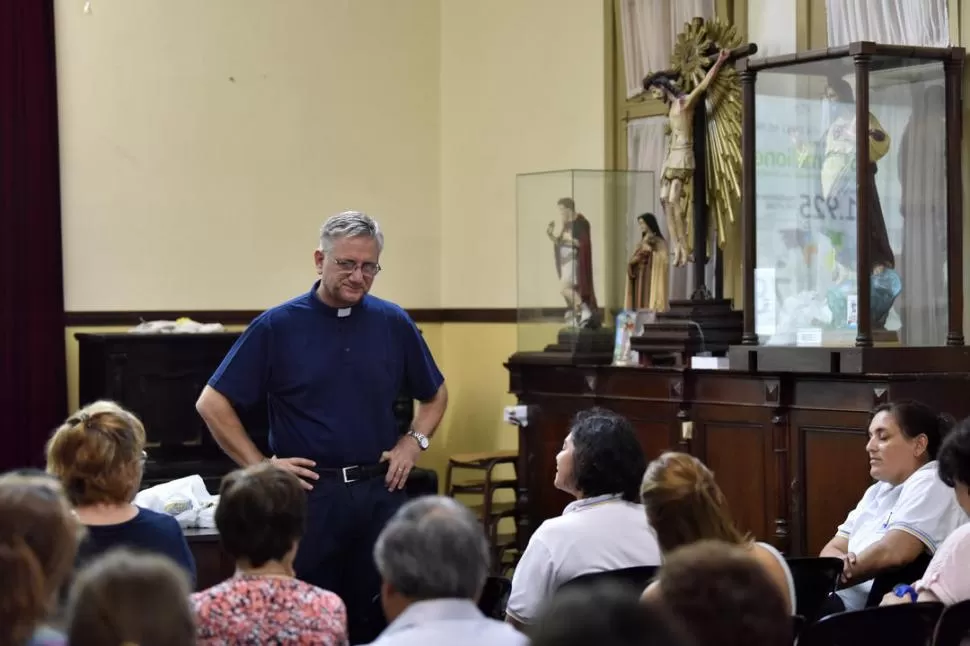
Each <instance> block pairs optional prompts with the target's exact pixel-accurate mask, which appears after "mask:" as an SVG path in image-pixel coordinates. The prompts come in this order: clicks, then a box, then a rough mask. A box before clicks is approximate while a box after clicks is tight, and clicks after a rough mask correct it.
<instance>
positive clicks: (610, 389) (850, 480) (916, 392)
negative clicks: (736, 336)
mask: <svg viewBox="0 0 970 646" xmlns="http://www.w3.org/2000/svg"><path fill="white" fill-rule="evenodd" d="M506 367H507V368H508V370H509V377H510V391H511V392H512V393H513V394H515V395H516V396H517V397H518V399H519V403H520V404H523V405H527V406H529V415H528V425H527V426H525V427H522V428H520V430H519V453H520V455H519V465H518V468H519V474H520V475H519V483H520V485H519V487H520V488H519V492H518V500H519V504H520V506H521V508H522V509H524V510H525V513H524V514H523V515H522V516H521V517H520V519H519V537H520V541H521V542H523V543H524V542H525V541H527V540H528V537H529V536H530V535H531V533H532V531H533V530H534V528H535V527H537V526H538V524H539V523H541V522H542V521H543V520H545V519H546V518H550V517H553V516H557V515H559V514H560V513H561V511H562V509H563V507H564V506H565V505H566V504H567V503H568V502H569V498H568V496H566V494H563V493H562V492H560V491H558V490H556V489H555V488H554V487H553V484H552V483H553V477H554V474H555V471H556V463H555V456H556V453H557V452H558V451H559V449H560V447H561V445H562V441H563V439H564V437H565V435H566V432H567V431H568V428H569V422H570V419H571V417H572V416H573V415H574V414H575V413H576V412H577V411H580V410H583V409H585V408H589V407H591V406H602V407H605V408H609V409H611V410H613V411H616V412H617V413H621V414H623V415H625V416H627V417H628V418H629V419H630V420H631V421H632V423H633V425H634V426H635V428H636V430H637V434H638V437H639V440H640V443H641V445H642V446H643V450H644V452H645V454H646V456H647V459H648V460H649V459H652V458H655V457H656V456H658V455H659V454H660V453H662V452H663V451H665V450H677V451H684V452H687V453H691V454H693V455H695V456H697V457H698V458H700V459H701V460H703V461H704V462H705V464H707V465H708V466H709V467H710V468H711V469H712V470H713V471H714V473H715V475H716V478H717V481H718V484H719V485H720V486H721V488H722V489H723V490H724V494H725V496H727V499H728V501H729V503H730V506H731V510H732V512H733V514H734V516H735V519H736V521H737V522H738V524H739V525H740V526H741V527H742V529H744V530H746V531H749V532H751V533H752V534H753V535H754V536H755V537H757V538H758V539H759V540H765V541H768V542H769V543H771V544H773V545H775V546H776V547H777V548H778V549H780V550H782V551H783V552H785V553H787V554H788V555H791V556H800V555H815V554H817V553H818V552H819V550H820V549H821V548H822V547H823V546H824V545H825V543H826V542H827V541H828V540H829V539H830V538H831V537H832V535H833V533H834V532H835V529H836V526H837V525H838V524H839V523H841V522H842V520H843V519H844V518H845V515H846V514H847V513H848V512H849V511H850V510H851V509H852V508H853V507H854V506H855V504H856V503H857V502H858V500H859V498H860V497H861V496H862V493H863V492H864V491H865V489H866V487H868V486H869V485H870V484H871V480H870V478H869V465H868V460H867V457H866V453H865V445H866V441H867V426H868V422H869V412H870V411H871V409H872V408H873V407H874V406H876V405H878V404H881V403H883V402H887V401H892V400H900V399H918V400H920V401H923V402H925V403H926V404H928V405H930V406H933V407H936V408H938V409H939V410H943V411H946V412H949V413H950V414H952V415H955V416H957V417H958V418H959V417H964V416H967V415H970V397H968V396H967V393H968V392H970V374H968V373H957V374H945V373H944V374H921V375H914V374H892V375H888V374H887V375H842V374H808V373H794V372H778V373H749V372H735V371H697V370H689V369H673V368H641V367H613V366H608V365H581V364H579V365H577V364H576V363H575V362H574V361H573V360H571V359H570V358H569V357H568V356H567V357H564V358H563V359H562V360H561V361H558V362H557V361H556V360H554V359H553V358H551V357H550V356H549V353H519V354H515V355H513V356H512V357H510V358H509V361H508V363H507V364H506Z"/></svg>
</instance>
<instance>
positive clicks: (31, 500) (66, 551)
mask: <svg viewBox="0 0 970 646" xmlns="http://www.w3.org/2000/svg"><path fill="white" fill-rule="evenodd" d="M80 529H81V527H80V525H79V524H78V522H77V520H76V519H75V518H74V515H73V514H72V512H71V508H70V505H69V504H68V502H67V499H66V498H65V497H64V493H63V491H62V490H61V488H60V486H59V484H58V483H57V482H56V481H54V480H52V479H50V478H46V477H44V476H36V475H22V474H7V475H4V476H0V646H54V645H61V644H64V638H63V637H62V636H61V635H60V634H59V633H57V632H55V631H53V630H51V629H49V628H47V627H46V626H45V622H46V621H47V620H48V618H49V617H50V616H51V615H52V614H53V612H54V606H55V604H56V600H57V596H58V592H59V591H60V589H61V586H62V585H63V584H64V582H65V580H66V579H67V577H68V575H69V574H70V572H71V569H72V566H73V563H74V557H75V554H76V553H77V542H78V537H79V533H80Z"/></svg>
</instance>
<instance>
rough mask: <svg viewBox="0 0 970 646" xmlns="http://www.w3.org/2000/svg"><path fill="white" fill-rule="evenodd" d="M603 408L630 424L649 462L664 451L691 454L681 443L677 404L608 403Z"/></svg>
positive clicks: (616, 400)
mask: <svg viewBox="0 0 970 646" xmlns="http://www.w3.org/2000/svg"><path fill="white" fill-rule="evenodd" d="M600 405H601V406H603V407H604V408H608V409H610V410H612V411H613V412H615V413H619V414H620V415H623V416H624V417H626V418H627V419H628V420H630V423H631V424H632V425H633V428H634V430H636V433H637V440H639V441H640V446H641V447H642V448H643V455H644V457H645V458H646V460H647V462H649V461H650V460H653V459H654V458H656V457H658V456H659V455H660V454H661V453H663V452H664V451H687V450H688V449H687V445H686V444H685V443H681V439H680V421H679V420H678V419H677V410H678V407H677V403H676V402H665V401H636V400H622V399H605V400H602V401H601V402H600Z"/></svg>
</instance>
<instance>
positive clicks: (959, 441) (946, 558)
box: [881, 418, 970, 606]
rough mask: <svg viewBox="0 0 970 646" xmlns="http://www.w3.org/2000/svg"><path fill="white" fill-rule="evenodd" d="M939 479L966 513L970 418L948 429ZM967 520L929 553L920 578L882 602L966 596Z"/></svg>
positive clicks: (948, 600) (969, 585) (948, 601)
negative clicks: (928, 561)
mask: <svg viewBox="0 0 970 646" xmlns="http://www.w3.org/2000/svg"><path fill="white" fill-rule="evenodd" d="M937 463H938V474H939V476H940V480H942V481H943V482H944V484H946V485H947V486H948V487H953V495H954V497H955V499H956V501H957V504H958V505H960V508H961V509H963V511H964V513H966V514H970V418H967V419H965V420H963V421H962V422H960V423H959V424H957V425H956V427H954V429H953V430H952V431H950V432H949V433H948V434H947V436H946V439H945V440H943V444H942V446H940V453H939V455H938V456H937ZM968 563H970V523H963V524H962V525H960V526H959V527H958V528H957V529H956V530H954V532H953V533H952V534H950V535H949V536H947V537H946V540H944V541H943V544H942V545H941V546H940V549H939V550H937V551H936V554H934V555H933V560H932V561H930V564H929V566H928V567H927V568H926V572H925V573H924V574H923V578H922V579H920V580H919V581H917V582H916V583H914V584H912V585H906V584H905V583H903V584H902V585H898V586H896V589H895V590H893V591H892V592H889V593H887V594H886V596H885V597H883V600H882V604H881V605H884V606H887V605H892V604H897V603H915V602H917V601H920V602H924V601H930V602H932V601H939V602H941V603H943V604H944V605H947V606H951V605H953V604H955V603H959V602H961V601H966V600H967V599H970V568H968V567H967V564H968Z"/></svg>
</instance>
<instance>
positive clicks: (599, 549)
mask: <svg viewBox="0 0 970 646" xmlns="http://www.w3.org/2000/svg"><path fill="white" fill-rule="evenodd" d="M645 466H646V460H645V459H644V456H643V448H642V447H641V446H640V443H639V442H638V441H637V438H636V434H635V433H634V431H633V427H632V426H631V425H630V422H629V421H627V420H626V418H624V417H622V416H620V415H617V414H616V413H613V412H611V411H608V410H604V409H601V408H594V409H591V410H587V411H582V412H580V413H579V414H577V415H576V417H575V419H574V420H573V423H572V425H571V427H570V430H569V434H568V435H567V436H566V440H565V442H563V447H562V450H561V451H560V452H559V454H558V455H557V456H556V478H555V481H554V486H555V487H556V488H557V489H560V490H562V491H564V492H566V493H568V494H570V495H571V496H573V497H574V498H576V500H575V501H574V502H571V503H570V504H569V505H568V506H567V507H566V509H565V510H564V511H563V513H562V515H561V516H559V517H557V518H551V519H549V520H547V521H545V522H544V523H542V525H540V526H539V528H538V529H536V531H535V533H534V534H533V535H532V537H531V538H530V539H529V544H528V546H527V547H526V548H525V551H524V552H523V554H522V558H521V559H520V560H519V563H518V565H517V566H516V568H515V574H514V575H513V577H512V592H511V594H510V596H509V601H508V605H507V607H506V620H507V621H508V622H509V623H511V624H513V625H515V626H517V627H519V628H527V627H528V626H529V625H530V624H532V623H533V622H534V621H535V618H536V616H537V614H538V611H539V609H540V607H541V606H542V605H543V604H544V603H545V602H546V601H547V600H548V599H549V598H550V597H552V595H553V593H554V592H555V591H556V590H557V589H558V588H559V586H561V585H562V584H564V583H565V582H567V581H569V580H571V579H574V578H576V577H577V576H580V575H582V574H589V573H592V572H605V571H610V570H619V569H623V568H629V567H637V566H645V565H653V566H656V565H660V548H659V547H658V545H657V541H656V539H655V538H654V534H653V532H652V531H651V529H650V526H649V525H648V523H647V519H646V515H645V514H644V513H643V507H642V506H641V505H639V504H638V503H637V494H638V489H639V485H640V477H641V475H642V474H643V469H644V467H645Z"/></svg>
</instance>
